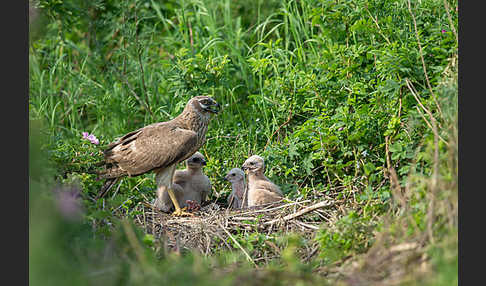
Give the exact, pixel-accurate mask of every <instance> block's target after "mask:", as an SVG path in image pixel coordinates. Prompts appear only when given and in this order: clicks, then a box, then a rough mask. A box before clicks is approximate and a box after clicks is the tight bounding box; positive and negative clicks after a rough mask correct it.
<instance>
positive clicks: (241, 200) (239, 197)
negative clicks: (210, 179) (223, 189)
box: [224, 168, 246, 209]
mask: <svg viewBox="0 0 486 286" xmlns="http://www.w3.org/2000/svg"><path fill="white" fill-rule="evenodd" d="M224 179H225V180H227V181H228V182H230V183H231V189H232V191H231V194H230V195H229V196H228V207H230V208H233V209H241V208H244V207H246V202H245V201H246V200H245V196H246V195H245V187H246V183H245V172H243V170H241V169H240V168H233V169H231V170H230V171H229V172H228V174H227V175H226V176H225V177H224Z"/></svg>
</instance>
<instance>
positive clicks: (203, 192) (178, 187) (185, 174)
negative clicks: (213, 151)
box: [155, 152, 211, 212]
mask: <svg viewBox="0 0 486 286" xmlns="http://www.w3.org/2000/svg"><path fill="white" fill-rule="evenodd" d="M205 165H206V160H205V158H204V156H203V154H201V153H199V152H196V153H194V154H193V155H192V156H191V157H189V159H187V160H186V169H185V170H176V171H175V173H174V179H173V181H172V189H173V191H174V194H175V197H176V199H177V202H178V203H179V206H180V207H181V208H183V209H184V208H185V207H187V208H197V206H199V207H200V205H201V203H202V202H204V201H205V200H206V199H207V197H208V195H209V193H210V192H211V182H210V181H209V178H208V176H206V175H205V174H204V173H203V171H202V167H203V166H205ZM155 205H156V206H157V207H158V208H159V209H161V210H162V211H165V212H168V211H169V210H170V209H171V208H172V205H173V203H172V201H171V199H170V197H169V194H168V192H167V191H165V190H164V191H163V192H162V193H158V194H157V199H156V200H155Z"/></svg>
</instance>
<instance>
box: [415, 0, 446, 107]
mask: <svg viewBox="0 0 486 286" xmlns="http://www.w3.org/2000/svg"><path fill="white" fill-rule="evenodd" d="M408 11H409V12H410V15H411V16H412V20H413V27H414V29H415V37H416V38H417V44H418V47H419V54H420V60H421V61H422V69H423V70H424V74H425V81H426V82H427V86H428V88H429V90H430V94H432V98H433V99H434V102H435V105H437V109H438V110H439V113H440V114H441V115H442V110H441V108H440V106H439V103H438V102H437V98H436V96H435V93H434V92H433V91H432V86H431V85H430V81H429V76H428V74H427V68H426V67H425V60H424V54H423V52H422V45H421V44H420V38H419V34H418V31H417V22H416V21H415V15H414V14H413V12H412V7H411V4H410V0H408Z"/></svg>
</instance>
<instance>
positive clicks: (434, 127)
mask: <svg viewBox="0 0 486 286" xmlns="http://www.w3.org/2000/svg"><path fill="white" fill-rule="evenodd" d="M409 3H410V2H409ZM405 81H406V83H407V86H408V88H409V89H410V91H411V92H412V95H413V96H414V98H415V100H417V102H418V103H419V105H420V106H421V107H422V108H424V110H425V111H426V112H427V114H428V115H429V117H430V121H431V124H432V132H433V133H434V165H433V171H432V183H431V186H430V191H431V197H430V204H429V209H428V211H427V217H428V221H427V231H428V236H429V239H430V241H431V242H432V243H434V234H433V229H432V226H433V225H432V224H433V218H434V207H435V194H436V191H437V190H436V189H437V182H438V179H439V138H440V136H439V133H438V131H437V122H436V120H435V118H434V116H433V115H432V112H430V111H429V110H428V109H426V108H425V107H424V106H423V105H422V103H421V102H420V99H419V98H418V96H417V95H416V94H415V92H413V91H412V86H411V83H410V81H409V80H408V79H406V80H405Z"/></svg>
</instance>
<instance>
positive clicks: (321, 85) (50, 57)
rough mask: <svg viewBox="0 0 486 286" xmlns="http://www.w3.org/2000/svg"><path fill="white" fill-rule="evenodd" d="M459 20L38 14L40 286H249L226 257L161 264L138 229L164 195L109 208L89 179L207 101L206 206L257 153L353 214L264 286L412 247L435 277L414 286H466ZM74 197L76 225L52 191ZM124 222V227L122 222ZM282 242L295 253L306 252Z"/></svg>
mask: <svg viewBox="0 0 486 286" xmlns="http://www.w3.org/2000/svg"><path fill="white" fill-rule="evenodd" d="M34 7H35V8H34ZM456 7H457V1H450V0H447V1H440V0H423V1H404V0H387V1H374V0H359V1H348V0H338V1H335V0H301V1H273V0H269V1H259V0H254V1H239V0H237V1H229V0H225V1H215V0H198V1H196V0H191V1H155V0H151V1H146V0H126V1H114V0H104V1H103V0H96V1H83V0H72V1H63V0H40V1H31V9H32V10H31V14H30V23H31V29H30V35H29V36H30V43H29V118H30V122H31V136H30V137H31V144H30V145H31V148H34V149H32V152H31V159H30V162H31V167H30V180H31V192H30V201H31V202H32V203H31V204H30V206H31V209H30V223H29V229H30V232H31V235H30V257H29V258H30V259H29V264H30V265H29V266H30V267H29V269H30V270H29V271H30V280H31V281H32V282H37V283H38V284H44V282H45V283H49V284H50V285H53V284H55V282H54V281H58V282H59V284H61V283H62V281H65V280H64V279H65V277H67V276H68V275H73V276H72V277H73V278H72V280H73V281H79V284H85V282H86V280H85V279H87V278H86V277H96V278H93V279H92V280H89V281H90V283H93V284H98V283H100V284H102V282H101V281H103V283H108V284H124V283H125V284H137V285H138V284H141V283H146V282H151V281H153V282H157V283H159V282H162V281H171V284H172V282H173V281H179V282H177V283H175V282H174V283H175V284H185V283H190V282H188V281H190V279H186V277H185V275H188V277H191V278H193V279H198V281H200V282H201V284H204V283H206V282H204V281H207V283H210V281H211V279H212V275H213V274H212V272H213V271H216V272H217V273H219V272H221V274H220V276H218V277H221V279H222V280H221V284H225V283H228V284H232V283H236V282H235V281H240V282H241V281H243V282H242V283H245V282H244V281H246V280H245V279H246V278H245V277H247V276H249V275H254V274H253V271H254V269H252V268H251V267H250V266H249V265H246V266H245V267H242V268H241V269H239V270H238V271H236V270H234V271H233V272H231V273H232V274H231V275H229V274H227V273H226V272H225V271H227V270H225V269H228V268H231V267H232V265H233V264H234V263H239V264H244V259H241V258H240V257H238V256H236V257H233V256H232V255H229V254H227V253H226V254H225V253H223V254H222V255H221V257H209V258H208V257H204V258H203V257H200V256H198V255H197V254H188V255H185V256H183V257H179V258H177V257H176V258H174V257H172V256H171V254H170V253H163V252H160V251H155V250H154V249H157V247H156V245H157V243H159V242H157V241H153V239H152V238H150V237H146V236H144V234H143V233H142V232H141V230H138V229H136V228H135V229H134V228H132V227H131V226H130V224H129V223H127V221H130V220H129V219H130V217H133V215H135V214H136V213H135V212H134V211H133V206H135V205H136V204H138V203H140V202H142V201H150V200H151V199H152V198H153V197H154V192H153V190H154V189H155V185H154V183H153V180H152V179H153V175H146V176H142V177H137V178H129V179H124V180H123V181H122V182H121V185H120V186H119V189H118V191H117V194H116V196H114V197H111V198H110V199H106V200H99V201H94V199H93V197H94V195H95V194H96V192H97V190H98V189H99V187H100V186H101V183H102V182H98V181H96V180H95V178H94V176H93V175H92V174H90V173H89V172H88V171H89V170H90V169H91V168H92V165H93V163H95V162H97V161H98V160H100V158H101V150H102V147H103V146H104V145H106V144H108V143H110V142H111V141H112V140H113V139H114V138H116V137H118V136H121V135H123V134H124V133H126V132H129V131H132V130H134V129H136V128H139V127H141V126H144V125H147V124H150V123H153V122H157V121H166V120H168V119H171V118H173V117H174V116H176V115H177V114H179V113H180V111H181V110H182V109H183V107H184V105H185V103H186V102H187V100H188V99H189V98H191V97H192V96H195V95H210V96H213V97H214V98H215V99H216V100H217V101H218V102H220V103H221V104H222V105H223V107H224V108H223V111H222V112H221V113H220V114H219V115H217V116H216V117H215V118H213V120H212V121H211V125H210V127H209V131H208V134H207V137H208V141H207V144H206V145H205V146H204V147H203V148H202V149H201V150H200V151H201V152H202V153H203V154H204V155H205V156H206V158H207V159H208V165H207V166H206V168H205V172H206V173H207V174H208V176H209V177H210V179H211V182H212V184H213V193H212V197H211V199H212V200H214V201H217V202H224V201H225V200H226V196H227V195H228V194H229V192H230V188H229V186H228V185H227V183H225V182H224V181H223V179H222V178H223V177H224V175H225V174H226V172H227V171H229V170H230V169H232V168H234V167H237V166H241V164H242V163H243V161H244V160H245V159H246V158H247V157H249V156H250V155H252V154H259V155H261V156H262V157H264V158H265V160H266V163H267V165H268V168H267V170H266V174H267V176H268V177H269V178H270V179H272V180H273V181H274V182H276V183H277V184H279V185H280V186H281V187H282V190H283V192H284V194H285V196H286V197H287V198H289V199H297V198H310V199H314V200H318V199H319V198H323V197H325V196H332V197H334V198H335V199H336V200H340V201H342V202H343V203H342V206H343V209H344V212H343V214H342V215H340V216H339V218H338V219H337V220H336V221H335V222H333V223H328V224H323V225H322V228H321V229H320V230H319V232H318V234H317V235H316V238H315V239H316V241H318V242H319V245H320V249H319V252H318V253H319V255H317V256H316V257H315V259H313V260H312V261H311V262H307V263H305V262H303V261H301V259H299V257H298V255H294V254H292V255H289V256H288V257H287V258H285V257H282V258H281V259H280V260H277V261H276V262H275V265H263V266H262V267H263V269H264V270H262V271H263V272H262V273H264V275H262V277H261V279H262V281H263V282H262V283H264V282H265V281H267V279H268V281H272V277H274V276H272V275H282V273H287V274H288V276H289V277H288V280H286V279H283V280H278V281H277V282H275V281H274V282H272V283H276V284H278V283H284V284H285V283H287V282H288V283H292V282H291V281H294V282H295V281H296V280H298V281H300V282H301V283H310V282H311V281H312V279H316V277H318V278H319V279H323V278H326V279H328V280H329V281H332V278H331V277H330V276H329V275H326V274H322V273H320V274H316V273H315V272H316V269H322V267H331V268H332V267H335V266H336V265H340V264H341V263H342V262H343V261H345V260H346V259H348V258H349V257H353V258H355V257H356V259H359V258H358V257H360V256H359V255H366V254H367V253H370V251H371V250H374V249H375V248H376V247H378V246H379V245H381V246H386V245H387V244H393V243H399V242H403V241H415V242H420V245H421V248H423V249H424V252H426V253H427V257H428V259H427V261H428V263H429V265H431V266H430V267H429V268H427V269H428V270H427V271H426V274H424V277H425V278H416V277H415V278H412V279H409V280H410V281H412V282H404V283H430V285H439V284H440V285H452V284H457V51H458V44H457V19H458V17H457V13H458V11H457V9H456ZM82 132H90V133H92V134H94V135H95V136H96V137H97V138H99V139H100V145H93V144H91V143H90V142H89V141H86V140H83V139H82V135H81V134H82ZM36 146H38V148H37V147H36ZM36 148H37V149H36ZM37 153H39V154H42V155H38V156H40V157H37V155H36V154H37ZM32 154H33V155H32ZM38 158H42V159H38ZM39 160H43V161H42V162H44V163H36V162H39ZM39 164H40V165H39ZM73 188H74V189H75V190H77V191H78V192H79V199H80V200H81V206H82V215H81V219H80V221H76V222H73V221H70V220H67V221H66V219H65V218H63V216H62V212H61V215H59V214H58V213H56V208H55V207H53V206H52V204H56V198H57V197H56V194H57V193H56V192H51V191H50V190H52V189H57V190H60V191H58V192H61V193H62V192H67V191H66V190H73ZM43 204H47V206H51V207H46V206H45V205H43ZM120 208H122V209H123V210H125V212H124V214H125V217H124V218H123V217H122V218H120V217H116V216H113V215H112V214H113V212H114V210H117V209H120ZM126 219H128V220H126ZM38 221H42V222H43V224H37V223H35V222H38ZM44 224H45V225H44ZM46 229H48V230H49V231H47V232H46V231H45V230H46ZM132 232H133V234H134V235H135V238H137V239H130V237H132V236H130V235H131V234H132ZM34 238H35V239H34ZM239 239H240V240H241V241H242V243H243V242H245V243H246V244H245V245H252V246H255V247H258V245H259V244H258V238H254V237H240V238H239ZM137 241H138V242H137ZM285 241H286V243H285V245H286V246H287V247H288V249H292V247H294V246H292V245H293V244H292V243H294V242H292V241H296V242H295V247H297V248H298V247H299V245H300V244H299V243H302V242H299V239H294V238H292V237H290V238H288V239H286V240H285ZM377 241H378V242H377ZM61 242H62V243H61ZM137 245H138V246H137ZM373 247H374V248H373ZM41 249H49V251H48V252H49V253H50V255H49V256H45V254H43V251H42V250H41ZM140 249H142V250H143V251H142V252H143V253H140V252H139V251H140ZM289 251H290V250H289ZM99 253H104V254H103V255H101V254H99ZM289 253H293V252H292V251H290V252H289ZM365 257H366V256H365ZM368 258H369V257H368ZM286 259H287V260H286ZM52 261H58V264H59V265H57V264H52V263H51V262H52ZM107 264H109V265H111V266H110V267H111V268H109V269H110V270H106V272H103V271H101V274H93V273H98V271H96V270H99V269H105V268H106V267H105V266H106V265H107ZM218 271H219V272H218ZM275 271H276V273H278V274H275ZM240 272H241V273H240ZM46 273H51V274H49V275H48V276H49V278H47V277H46V275H47V274H46ZM87 273H88V274H87ZM91 274H92V275H94V276H90V275H91ZM142 274H143V275H142ZM316 275H317V276H316ZM356 275H358V276H359V273H358V274H356ZM285 277H286V276H285ZM45 279H49V280H45ZM89 279H91V278H89ZM174 279H179V280H174ZM328 280H325V281H328ZM225 281H226V282H225ZM258 281H259V280H258ZM268 281H267V282H268ZM279 281H280V282H279ZM285 281H287V282H285ZM407 281H408V280H407ZM438 281H440V282H438ZM73 283H74V282H73ZM343 283H344V282H343ZM441 283H444V284H441Z"/></svg>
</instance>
